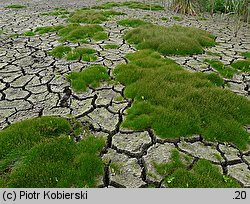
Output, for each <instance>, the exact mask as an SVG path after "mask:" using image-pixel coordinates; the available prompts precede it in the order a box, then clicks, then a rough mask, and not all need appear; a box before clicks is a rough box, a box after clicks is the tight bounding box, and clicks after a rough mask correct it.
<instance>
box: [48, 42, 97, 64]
mask: <svg viewBox="0 0 250 204" xmlns="http://www.w3.org/2000/svg"><path fill="white" fill-rule="evenodd" d="M95 53H96V50H94V49H90V48H82V47H78V48H75V49H72V48H71V47H69V46H63V45H60V46H57V47H55V48H54V49H53V50H52V51H51V52H49V54H50V55H52V56H54V57H57V58H63V57H64V58H65V59H67V60H83V61H94V60H96V59H97V57H96V56H95V55H93V54H95Z"/></svg>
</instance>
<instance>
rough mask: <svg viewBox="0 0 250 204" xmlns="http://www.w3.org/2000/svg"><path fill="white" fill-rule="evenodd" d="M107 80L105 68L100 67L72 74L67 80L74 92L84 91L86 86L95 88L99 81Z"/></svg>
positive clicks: (95, 66)
mask: <svg viewBox="0 0 250 204" xmlns="http://www.w3.org/2000/svg"><path fill="white" fill-rule="evenodd" d="M108 79H109V75H108V72H107V68H106V67H103V66H100V65H93V66H90V67H88V68H86V69H84V70H83V71H81V72H72V73H70V74H69V75H68V80H69V81H70V84H71V86H72V88H73V89H74V91H76V92H82V91H86V89H87V87H88V86H91V87H93V88H96V87H98V86H99V84H100V82H101V81H106V80H108Z"/></svg>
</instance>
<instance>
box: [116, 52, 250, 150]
mask: <svg viewBox="0 0 250 204" xmlns="http://www.w3.org/2000/svg"><path fill="white" fill-rule="evenodd" d="M126 57H127V58H128V59H129V60H130V63H128V64H122V65H118V66H117V68H116V69H115V70H114V74H115V76H116V79H117V80H118V81H119V82H121V83H122V84H124V85H125V86H126V88H125V96H126V97H128V98H132V99H134V102H133V105H132V107H131V108H130V109H128V111H127V113H128V115H127V117H126V119H125V120H124V122H123V123H122V126H123V127H126V128H132V129H135V130H144V129H147V128H152V129H154V130H155V132H156V134H157V135H158V136H160V137H162V138H176V137H180V136H184V137H185V136H190V135H193V134H200V135H202V136H203V137H204V138H205V139H207V140H210V141H220V142H231V143H234V144H235V145H237V146H238V147H239V148H241V149H244V148H246V145H247V143H248V142H249V133H247V131H246V130H245V129H244V127H243V126H244V125H247V124H250V115H249V114H248V113H249V111H250V102H249V101H248V100H247V99H246V98H245V97H242V96H238V95H236V94H234V93H232V92H231V91H229V90H223V89H221V88H220V87H218V86H222V85H223V83H224V82H223V80H222V79H221V78H220V77H219V76H218V75H217V74H203V73H190V72H188V71H186V70H184V69H183V68H182V67H181V66H179V65H177V64H176V63H175V62H174V61H172V60H170V59H163V58H161V56H160V55H159V54H158V53H156V52H153V51H150V50H142V51H138V52H135V53H133V54H129V55H127V56H126Z"/></svg>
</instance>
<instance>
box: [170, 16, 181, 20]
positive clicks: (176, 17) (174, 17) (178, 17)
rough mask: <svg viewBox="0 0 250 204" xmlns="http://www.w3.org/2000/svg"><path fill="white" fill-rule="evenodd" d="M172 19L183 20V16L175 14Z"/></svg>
mask: <svg viewBox="0 0 250 204" xmlns="http://www.w3.org/2000/svg"><path fill="white" fill-rule="evenodd" d="M172 19H174V20H175V21H182V20H183V18H182V17H180V16H173V17H172Z"/></svg>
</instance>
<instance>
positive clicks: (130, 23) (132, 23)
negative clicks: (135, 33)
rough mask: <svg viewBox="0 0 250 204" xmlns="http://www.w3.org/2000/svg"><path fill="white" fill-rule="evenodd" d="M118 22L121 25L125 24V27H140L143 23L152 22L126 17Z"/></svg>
mask: <svg viewBox="0 0 250 204" xmlns="http://www.w3.org/2000/svg"><path fill="white" fill-rule="evenodd" d="M117 24H118V25H121V26H125V27H132V28H136V27H139V26H142V25H148V24H151V23H148V22H146V21H143V20H140V19H135V18H132V19H129V18H126V19H122V20H120V21H118V22H117Z"/></svg>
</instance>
